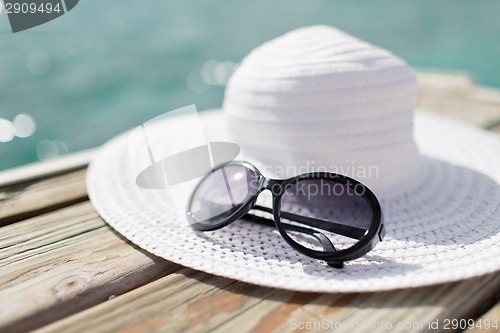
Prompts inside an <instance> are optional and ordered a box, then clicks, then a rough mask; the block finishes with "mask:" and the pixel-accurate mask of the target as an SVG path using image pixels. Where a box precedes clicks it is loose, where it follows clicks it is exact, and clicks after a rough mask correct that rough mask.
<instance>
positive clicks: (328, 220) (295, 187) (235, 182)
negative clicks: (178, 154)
mask: <svg viewBox="0 0 500 333" xmlns="http://www.w3.org/2000/svg"><path fill="white" fill-rule="evenodd" d="M264 190H270V191H271V192H272V208H270V207H265V206H262V205H257V197H258V196H259V194H260V193H261V192H262V191H264ZM250 211H251V212H250ZM269 214H272V216H273V219H274V221H273V220H272V219H269V218H267V217H266V215H269ZM187 217H188V220H189V222H190V223H191V226H192V227H193V228H194V229H196V230H200V231H210V230H215V229H219V228H222V227H224V226H226V225H228V224H230V223H231V222H234V221H236V220H238V219H240V218H242V219H244V220H248V221H252V222H256V223H260V224H263V225H267V226H272V227H276V229H278V231H279V233H280V234H281V236H282V237H283V238H284V239H285V241H286V242H287V243H288V244H290V245H291V246H292V247H293V248H294V249H295V250H297V251H299V252H301V253H303V254H305V255H307V256H309V257H312V258H315V259H321V260H324V261H326V263H327V264H328V265H329V266H332V267H335V268H342V267H343V266H344V261H347V260H353V259H356V258H359V257H361V256H363V255H364V254H366V253H367V252H369V251H370V250H371V249H372V248H373V247H374V246H375V244H377V242H378V241H381V240H382V239H383V237H384V234H385V230H384V226H383V214H382V210H381V208H380V203H379V202H378V200H377V198H376V196H375V195H374V194H373V192H372V191H370V190H369V189H368V188H367V187H366V186H365V185H363V184H362V183H360V182H358V181H356V180H354V179H352V178H349V177H347V176H343V175H340V174H336V173H329V172H313V173H307V174H302V175H299V176H296V177H292V178H289V179H280V180H278V179H269V178H266V177H264V176H263V175H262V174H261V173H260V171H259V170H258V169H257V168H256V167H255V166H254V165H252V164H250V163H248V162H231V163H229V164H225V165H223V166H220V167H218V168H216V169H214V170H213V171H212V172H211V173H209V174H208V175H207V176H205V177H204V178H203V179H202V180H201V182H200V183H199V184H198V185H197V187H196V188H195V190H194V191H193V193H192V195H191V199H190V201H189V205H188V212H187ZM334 244H335V245H334Z"/></svg>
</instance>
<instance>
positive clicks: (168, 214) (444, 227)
mask: <svg viewBox="0 0 500 333" xmlns="http://www.w3.org/2000/svg"><path fill="white" fill-rule="evenodd" d="M201 117H202V120H203V123H204V124H208V128H206V129H207V139H208V140H210V141H226V140H227V138H226V137H224V135H223V134H222V132H221V131H220V129H221V128H222V127H223V124H224V113H223V112H222V111H221V110H213V111H210V112H202V113H201ZM171 121H179V127H178V128H179V131H182V118H179V119H176V120H171ZM154 128H157V130H158V131H161V123H159V124H158V126H157V127H153V130H154ZM415 140H416V142H417V145H418V147H419V150H420V152H421V154H422V155H423V160H424V163H423V168H424V169H423V170H422V173H421V176H420V179H419V180H418V186H416V187H414V188H413V189H412V190H410V191H408V192H406V193H404V194H403V195H400V196H397V197H394V198H388V199H382V200H381V204H382V208H383V211H384V215H385V222H386V237H385V239H384V241H383V242H381V243H379V244H377V246H376V247H375V249H373V250H372V251H371V252H370V253H369V254H367V255H366V256H364V257H363V258H359V259H357V260H354V261H350V262H348V263H347V264H346V266H345V268H344V269H341V270H339V269H333V268H330V267H328V266H327V265H326V263H323V262H321V261H318V260H315V259H311V258H309V257H307V256H304V255H302V254H300V253H298V252H296V251H294V250H293V249H292V248H290V247H289V246H288V244H287V243H286V242H285V241H284V240H283V239H282V238H281V237H280V236H279V235H278V234H277V233H275V232H273V231H272V230H270V229H269V228H267V227H265V226H261V225H258V224H252V223H245V222H243V221H237V222H235V223H233V224H231V225H229V226H226V227H224V228H222V229H220V230H216V231H212V232H204V233H202V232H197V231H194V230H193V229H191V228H190V227H189V226H187V225H186V224H185V223H184V222H183V221H181V219H179V218H178V216H177V214H176V210H175V207H173V206H172V205H171V204H169V203H168V202H167V201H166V200H165V193H164V192H162V191H159V190H148V189H144V188H141V187H139V186H137V185H136V175H134V174H133V171H132V168H130V167H129V164H130V156H129V155H130V152H129V149H130V147H129V146H128V144H127V133H124V134H122V135H120V136H118V137H116V138H115V139H113V140H111V141H110V142H109V143H107V144H106V145H105V146H103V147H102V149H101V151H100V152H99V153H98V155H97V157H96V158H95V159H94V160H93V162H92V163H91V165H90V167H89V170H88V175H87V187H88V193H89V197H90V199H91V201H92V203H93V205H94V206H95V208H96V209H97V211H98V212H99V214H100V215H101V216H102V217H103V219H104V220H105V221H106V222H107V223H109V224H110V225H111V226H112V227H113V228H114V229H115V230H117V231H118V232H119V233H121V234H122V235H123V236H125V237H126V238H128V239H129V240H131V241H132V242H134V243H135V244H137V245H138V246H140V247H142V248H144V249H145V250H147V251H149V252H151V253H153V254H155V255H157V256H160V257H163V258H165V259H167V260H170V261H173V262H175V263H178V264H181V265H183V266H187V267H191V268H193V269H197V270H202V271H205V272H208V273H212V274H215V275H219V276H224V277H227V278H232V279H237V280H241V281H245V282H248V283H253V284H257V285H263V286H268V287H277V288H282V289H290V290H298V291H314V292H361V291H380V290H389V289H398V288H407V287H419V286H426V285H432V284H438V283H444V282H451V281H457V280H461V279H466V278H470V277H473V276H478V275H483V274H487V273H491V272H494V271H497V270H499V269H500V245H499V244H500V185H499V184H500V154H499V152H500V139H499V138H498V136H496V135H494V134H490V133H488V132H486V131H484V130H481V129H478V128H475V127H471V126H468V125H464V124H461V123H458V122H455V121H452V120H449V119H446V118H443V117H439V116H435V115H432V114H427V113H422V112H417V113H416V116H415ZM164 144H168V142H165V143H164Z"/></svg>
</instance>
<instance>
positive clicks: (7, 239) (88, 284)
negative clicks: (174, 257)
mask: <svg viewBox="0 0 500 333" xmlns="http://www.w3.org/2000/svg"><path fill="white" fill-rule="evenodd" d="M0 248H1V249H2V251H1V252H0V268H1V269H0V331H2V332H25V331H28V330H31V329H34V328H36V327H40V326H42V325H45V324H47V323H50V322H53V321H55V320H58V319H60V318H63V317H66V316H68V315H70V314H73V313H76V312H78V311H81V310H82V309H85V308H88V307H91V306H93V305H95V304H99V303H102V302H104V301H106V300H107V299H108V298H110V297H112V296H115V295H120V294H123V293H125V292H127V291H129V290H131V289H134V288H136V287H138V286H141V285H144V284H146V283H148V282H150V281H152V280H155V279H157V278H158V277H161V276H164V275H166V274H168V273H170V272H172V271H175V270H177V269H178V266H176V265H174V264H172V263H170V262H168V261H165V260H163V259H160V258H157V257H155V256H153V255H151V254H149V253H147V252H145V251H143V250H140V249H138V248H137V247H135V246H133V245H131V244H130V243H129V242H128V241H126V240H124V239H123V238H122V237H121V236H119V235H118V234H116V233H115V232H113V231H112V230H111V229H110V228H109V227H108V226H107V225H106V224H105V223H104V221H103V220H102V219H101V218H100V217H99V216H98V214H97V212H95V210H94V209H93V207H92V205H91V204H90V202H84V203H81V204H78V205H74V206H71V207H68V208H65V209H61V210H58V211H55V212H53V213H50V214H47V215H42V216H39V217H36V218H33V219H31V220H27V221H23V222H18V223H15V224H12V225H8V226H5V227H3V228H2V236H1V238H0Z"/></svg>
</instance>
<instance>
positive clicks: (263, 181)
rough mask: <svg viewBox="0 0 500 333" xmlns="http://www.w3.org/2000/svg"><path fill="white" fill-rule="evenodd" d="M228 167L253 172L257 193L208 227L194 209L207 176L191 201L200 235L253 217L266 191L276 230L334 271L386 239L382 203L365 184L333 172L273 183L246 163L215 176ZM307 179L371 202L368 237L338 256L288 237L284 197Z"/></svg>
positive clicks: (312, 173)
mask: <svg viewBox="0 0 500 333" xmlns="http://www.w3.org/2000/svg"><path fill="white" fill-rule="evenodd" d="M228 165H236V166H243V167H244V168H247V169H249V170H250V171H252V172H253V173H254V174H255V175H256V176H257V178H258V180H257V186H256V189H255V190H254V193H249V194H248V196H247V198H246V202H245V203H243V204H242V205H241V207H240V208H238V209H237V210H235V211H234V212H233V213H232V214H231V215H229V216H228V217H227V218H226V219H224V221H222V222H220V223H218V224H215V225H206V224H203V223H200V222H197V221H196V220H195V219H194V217H193V216H192V213H191V212H190V208H191V206H192V203H193V199H194V194H195V193H196V191H197V190H198V188H199V187H200V186H201V184H202V183H203V182H204V181H205V179H206V178H207V177H209V176H210V174H208V175H206V176H205V177H204V178H203V179H202V180H201V181H200V182H199V183H198V184H197V186H196V187H195V189H194V190H193V192H192V194H191V197H190V199H189V205H188V212H187V218H188V221H189V222H190V224H191V226H192V227H193V228H194V229H196V230H199V231H212V230H217V229H220V228H223V227H225V226H227V225H229V224H231V223H232V222H234V221H236V220H238V219H241V218H244V217H245V215H247V214H249V212H250V210H252V209H254V208H255V207H256V202H257V198H258V196H259V194H260V193H262V192H263V191H264V190H269V191H270V192H271V193H272V197H273V199H272V215H273V219H274V226H275V227H276V229H277V230H278V232H279V233H280V235H281V236H282V237H283V238H284V239H285V241H286V242H287V243H288V244H289V245H290V246H291V247H292V248H293V249H295V250H297V251H298V252H300V253H302V254H305V255H307V256H309V257H311V258H314V259H319V260H324V261H326V262H327V263H328V265H330V266H332V267H336V268H341V267H343V262H344V261H348V260H353V259H357V258H359V257H361V256H363V255H365V254H366V253H368V252H369V251H370V250H372V249H373V248H374V247H375V245H376V244H377V243H378V242H379V241H382V240H383V238H384V235H385V229H384V215H383V212H382V209H381V207H380V203H379V201H378V199H377V197H376V196H375V194H374V193H373V192H372V191H371V190H370V189H369V188H368V187H366V186H365V185H364V184H362V183H360V182H359V181H357V180H355V179H352V178H350V177H347V176H344V175H341V174H337V173H332V172H310V173H305V174H301V175H298V176H295V177H291V178H287V179H270V178H267V177H265V176H264V175H262V173H261V172H260V171H259V169H257V167H255V166H254V165H253V164H251V163H249V162H246V161H233V162H230V163H226V164H223V165H221V166H219V167H216V168H214V169H213V171H212V172H214V171H216V170H218V169H221V168H224V167H226V166H228ZM304 179H326V180H332V181H335V182H337V183H340V184H343V185H346V186H349V187H351V188H352V189H353V190H354V191H355V192H356V193H357V194H359V195H362V196H363V197H364V198H365V199H366V200H367V202H368V203H369V205H370V207H371V209H372V221H371V224H370V227H369V228H368V229H367V231H366V232H365V234H364V235H363V236H362V237H361V238H360V239H359V240H358V242H357V243H355V244H354V245H353V246H352V247H350V248H347V249H342V250H336V251H335V252H334V253H331V252H322V251H315V250H312V249H309V248H307V247H305V246H303V245H301V244H299V243H297V242H296V241H294V240H293V239H292V238H291V237H290V236H289V235H288V234H287V232H286V231H285V228H284V226H283V224H284V223H283V222H282V221H281V218H280V213H281V199H282V196H283V193H284V192H285V190H286V189H287V187H288V186H290V185H293V184H295V183H297V182H299V181H301V180H304ZM359 186H361V187H362V188H363V193H358V192H359V191H357V189H358V188H359ZM249 215H251V214H249ZM252 217H253V215H252Z"/></svg>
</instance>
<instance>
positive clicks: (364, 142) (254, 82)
mask: <svg viewBox="0 0 500 333" xmlns="http://www.w3.org/2000/svg"><path fill="white" fill-rule="evenodd" d="M416 91H417V89H416V78H415V75H414V73H413V71H412V70H411V68H410V67H409V66H408V65H407V64H406V63H405V62H404V61H403V60H401V59H400V58H398V57H396V56H394V55H393V54H392V53H390V52H389V51H387V50H384V49H381V48H379V47H376V46H373V45H371V44H369V43H366V42H364V41H361V40H359V39H357V38H355V37H352V36H350V35H348V34H346V33H344V32H342V31H340V30H338V29H335V28H332V27H328V26H313V27H307V28H302V29H297V30H294V31H291V32H289V33H287V34H285V35H283V36H281V37H278V38H276V39H274V40H271V41H269V42H266V43H264V44H263V45H261V46H260V47H258V48H256V49H255V50H253V51H252V52H251V53H250V54H249V55H248V56H247V57H246V58H245V59H244V60H243V61H242V63H241V65H240V66H239V67H238V68H237V70H236V71H235V72H234V74H233V76H232V77H231V79H230V81H229V84H228V87H227V89H226V93H225V99H224V107H223V108H224V111H225V112H226V113H227V115H228V121H229V126H230V131H231V133H232V136H233V139H234V141H235V142H236V143H238V144H239V145H240V146H241V148H242V153H243V155H244V157H245V159H248V160H250V161H251V162H254V163H256V164H257V165H258V166H259V167H260V168H264V169H265V172H267V173H268V174H269V175H273V176H275V177H290V176H294V175H297V174H300V173H304V172H310V171H325V170H326V171H331V172H337V173H342V174H346V175H348V176H351V177H353V178H355V179H358V180H360V181H362V182H364V183H366V184H367V185H368V186H369V187H371V188H372V189H373V190H374V191H375V192H378V193H379V194H383V195H386V194H395V193H396V192H398V193H400V192H401V191H402V190H403V191H404V190H405V189H406V188H408V187H410V186H411V183H413V182H414V181H415V179H416V178H417V177H415V176H416V173H417V172H418V169H419V160H420V159H419V157H420V155H419V153H418V150H417V147H416V145H415V142H414V139H413V108H414V103H415V96H416Z"/></svg>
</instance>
